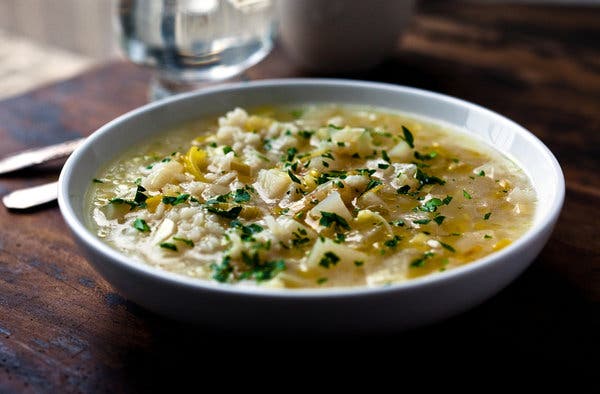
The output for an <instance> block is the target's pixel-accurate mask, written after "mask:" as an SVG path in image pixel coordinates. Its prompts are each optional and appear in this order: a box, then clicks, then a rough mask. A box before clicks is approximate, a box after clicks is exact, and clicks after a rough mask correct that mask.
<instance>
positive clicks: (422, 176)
mask: <svg viewBox="0 0 600 394" xmlns="http://www.w3.org/2000/svg"><path fill="white" fill-rule="evenodd" d="M415 178H416V179H417V180H418V181H419V182H420V183H421V187H423V186H424V185H444V184H446V181H444V180H443V179H440V178H438V177H437V176H433V175H427V174H426V173H424V172H423V171H421V169H420V168H417V172H416V173H415Z"/></svg>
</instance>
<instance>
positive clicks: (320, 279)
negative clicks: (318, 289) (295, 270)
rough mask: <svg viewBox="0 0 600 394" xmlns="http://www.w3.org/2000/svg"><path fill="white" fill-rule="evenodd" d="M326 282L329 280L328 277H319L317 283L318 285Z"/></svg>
mask: <svg viewBox="0 0 600 394" xmlns="http://www.w3.org/2000/svg"><path fill="white" fill-rule="evenodd" d="M325 282H327V278H319V279H317V284H318V285H322V284H323V283H325Z"/></svg>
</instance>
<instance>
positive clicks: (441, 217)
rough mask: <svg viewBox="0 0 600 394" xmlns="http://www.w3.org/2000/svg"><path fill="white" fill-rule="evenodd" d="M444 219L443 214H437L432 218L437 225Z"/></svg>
mask: <svg viewBox="0 0 600 394" xmlns="http://www.w3.org/2000/svg"><path fill="white" fill-rule="evenodd" d="M444 219H446V217H445V216H442V215H438V216H436V217H434V218H433V221H434V222H436V223H437V224H438V226H439V225H441V224H442V223H443V222H444Z"/></svg>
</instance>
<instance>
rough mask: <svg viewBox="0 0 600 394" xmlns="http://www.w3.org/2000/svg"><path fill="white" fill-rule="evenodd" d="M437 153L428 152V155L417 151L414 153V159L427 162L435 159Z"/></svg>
mask: <svg viewBox="0 0 600 394" xmlns="http://www.w3.org/2000/svg"><path fill="white" fill-rule="evenodd" d="M437 155H438V154H437V152H435V151H434V152H429V153H419V152H417V151H415V159H417V160H421V161H427V160H431V159H433V158H435V157H436V156H437Z"/></svg>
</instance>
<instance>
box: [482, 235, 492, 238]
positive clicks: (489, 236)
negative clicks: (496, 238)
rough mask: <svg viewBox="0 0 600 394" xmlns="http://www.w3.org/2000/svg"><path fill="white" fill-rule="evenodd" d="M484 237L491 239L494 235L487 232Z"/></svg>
mask: <svg viewBox="0 0 600 394" xmlns="http://www.w3.org/2000/svg"><path fill="white" fill-rule="evenodd" d="M483 238H485V239H491V238H492V236H491V235H489V234H486V235H484V236H483Z"/></svg>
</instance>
